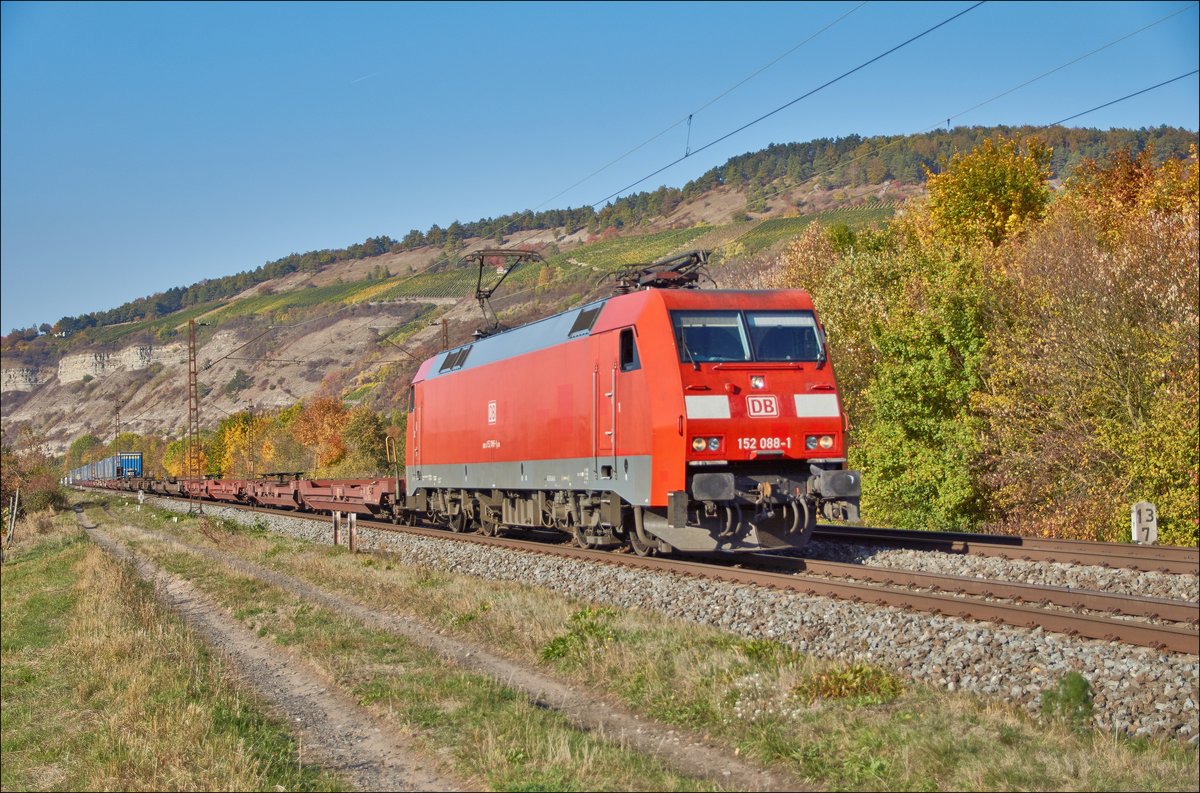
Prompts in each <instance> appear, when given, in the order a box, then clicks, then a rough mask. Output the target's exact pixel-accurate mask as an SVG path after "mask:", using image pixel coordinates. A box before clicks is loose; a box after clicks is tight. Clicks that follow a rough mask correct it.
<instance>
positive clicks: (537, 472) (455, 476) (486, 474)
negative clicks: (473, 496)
mask: <svg viewBox="0 0 1200 793" xmlns="http://www.w3.org/2000/svg"><path fill="white" fill-rule="evenodd" d="M652 460H653V458H652V457H651V456H650V455H648V454H647V455H637V456H631V457H626V456H617V457H615V458H614V457H613V456H612V455H606V456H604V457H601V458H599V459H598V460H597V461H595V462H596V463H597V467H595V468H594V467H593V460H592V458H591V457H578V458H568V459H563V460H526V461H524V462H515V463H465V464H461V465H459V464H441V465H414V466H410V467H409V469H408V471H407V473H408V476H407V478H406V480H405V482H406V484H405V487H406V490H407V493H408V495H409V496H412V495H413V494H414V493H415V492H416V491H417V490H420V489H433V490H441V489H446V488H453V489H456V490H592V491H597V490H599V491H605V492H612V493H616V494H618V495H619V496H621V498H623V499H625V501H627V502H629V503H630V504H634V505H636V506H649V505H650V474H651V467H652ZM605 468H608V469H609V470H608V471H604V469H605ZM603 473H611V476H603V475H602V474H603Z"/></svg>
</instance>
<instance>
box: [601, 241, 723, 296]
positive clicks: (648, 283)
mask: <svg viewBox="0 0 1200 793" xmlns="http://www.w3.org/2000/svg"><path fill="white" fill-rule="evenodd" d="M711 253H712V251H699V250H697V251H688V252H687V253H681V254H679V255H678V256H671V257H669V258H666V259H659V260H658V261H656V262H653V263H651V264H631V265H628V266H626V267H622V268H621V269H620V270H617V271H616V272H614V273H613V274H612V277H613V279H614V280H615V283H614V284H613V294H617V295H625V294H628V293H630V292H635V291H637V290H639V289H699V288H700V277H701V276H704V277H705V278H707V279H708V280H709V282H710V283H712V284H713V285H714V286H716V281H713V279H712V278H711V277H710V276H709V275H708V273H706V272H704V265H706V264H707V263H708V257H709V254H711Z"/></svg>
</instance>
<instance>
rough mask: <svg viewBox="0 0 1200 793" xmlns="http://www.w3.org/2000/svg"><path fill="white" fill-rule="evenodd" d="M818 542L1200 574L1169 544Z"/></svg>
mask: <svg viewBox="0 0 1200 793" xmlns="http://www.w3.org/2000/svg"><path fill="white" fill-rule="evenodd" d="M813 537H814V539H820V540H824V541H826V542H837V543H857V544H870V545H887V546H891V547H894V548H912V549H914V550H925V551H939V552H941V553H958V554H968V555H973V556H997V557H1001V558H1004V559H1019V560H1026V561H1034V562H1062V563H1065V564H1084V565H1095V566H1098V567H1124V568H1129V569H1131V570H1141V571H1145V572H1153V571H1157V572H1162V573H1176V574H1186V573H1193V574H1195V573H1197V572H1200V549H1196V548H1179V547H1175V546H1170V545H1130V544H1127V543H1114V542H1092V541H1088V540H1052V539H1045V538H1042V537H1009V536H1001V535H996V534H961V533H958V532H934V531H913V530H909V529H876V528H865V527H858V526H817V529H816V531H815V532H813Z"/></svg>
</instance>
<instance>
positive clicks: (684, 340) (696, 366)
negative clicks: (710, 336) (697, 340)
mask: <svg viewBox="0 0 1200 793" xmlns="http://www.w3.org/2000/svg"><path fill="white" fill-rule="evenodd" d="M679 343H680V344H682V345H683V351H684V352H685V353H686V354H687V357H688V360H689V361H691V362H692V369H694V370H696V371H697V372H698V371H700V364H698V363H696V358H695V356H693V355H692V349H691V348H690V347H688V343H687V337H686V336H684V335H683V334H682V333H681V334H679Z"/></svg>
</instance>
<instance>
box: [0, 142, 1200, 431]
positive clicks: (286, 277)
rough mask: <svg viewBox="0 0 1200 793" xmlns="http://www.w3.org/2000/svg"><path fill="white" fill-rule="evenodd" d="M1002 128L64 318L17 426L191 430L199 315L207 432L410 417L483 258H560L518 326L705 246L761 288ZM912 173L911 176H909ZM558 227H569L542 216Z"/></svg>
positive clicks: (24, 366)
mask: <svg viewBox="0 0 1200 793" xmlns="http://www.w3.org/2000/svg"><path fill="white" fill-rule="evenodd" d="M990 132H992V130H979V129H970V130H967V129H964V130H955V131H953V133H951V134H946V133H942V135H941V137H937V136H931V135H925V136H910V137H908V138H879V139H862V138H858V137H857V136H852V137H851V138H846V139H840V140H838V141H814V142H810V143H807V144H787V145H784V146H778V147H776V146H773V147H770V148H769V149H766V150H763V151H762V152H756V153H752V154H747V155H741V156H739V157H736V158H733V159H731V160H730V161H729V162H728V163H726V165H725V166H724V167H723V168H719V169H713V170H712V171H710V172H709V173H707V174H705V175H703V176H702V177H701V178H699V179H697V180H694V181H693V182H690V183H688V184H687V185H685V186H684V187H683V188H682V189H681V190H675V189H673V188H672V189H668V188H660V189H659V190H657V191H655V192H652V193H639V194H636V195H633V196H629V197H627V198H623V199H620V200H619V201H617V202H615V203H614V204H612V205H609V206H607V207H605V208H604V209H602V210H601V211H599V212H591V210H590V208H589V209H588V210H587V211H586V212H585V211H584V210H565V211H552V212H547V213H539V214H538V215H533V214H532V213H517V214H514V215H510V216H504V217H502V218H496V219H488V220H487V221H479V222H476V223H468V224H460V223H458V222H457V221H455V222H454V223H452V224H450V225H449V226H448V227H447V229H445V230H443V229H440V228H439V227H437V226H434V227H432V228H431V229H430V230H429V231H428V232H425V233H422V232H417V231H412V232H410V233H409V234H408V235H407V236H406V237H405V238H404V239H403V240H401V241H400V242H396V241H394V240H392V239H391V238H388V237H379V238H372V239H370V240H367V241H366V242H364V243H360V244H358V245H354V246H350V247H349V248H346V249H342V250H340V251H320V252H312V253H309V254H303V255H299V254H292V255H291V256H289V257H284V258H283V259H280V260H277V261H276V262H270V263H267V264H266V265H264V266H263V267H260V268H259V269H258V270H256V271H254V272H251V273H241V274H239V275H237V276H230V277H228V278H223V279H218V280H217V281H209V282H202V283H200V284H196V285H193V286H192V287H188V288H187V289H184V288H180V289H178V290H171V292H170V293H164V294H162V295H156V296H150V297H148V298H144V299H141V300H138V301H133V302H131V303H129V304H126V305H125V306H122V307H119V308H118V309H113V310H111V311H107V312H97V313H95V314H92V315H89V316H87V317H79V318H69V317H64V318H63V320H61V321H60V322H59V323H58V325H56V326H55V328H54V329H55V330H56V331H57V332H55V333H44V334H40V335H39V333H38V332H37V330H35V329H30V331H32V333H30V332H29V331H14V332H13V333H11V334H10V335H9V336H7V337H5V339H4V347H3V371H2V372H0V391H2V393H3V404H2V410H0V429H2V430H3V433H4V437H5V439H6V440H8V439H12V438H14V437H15V436H16V435H17V434H18V433H19V432H21V431H22V430H29V431H31V432H33V433H34V434H35V435H36V436H38V437H40V438H43V439H44V440H45V441H46V443H47V446H48V449H49V450H50V451H51V452H53V453H61V452H62V451H64V450H65V449H66V447H67V445H68V444H69V443H70V442H71V441H72V440H73V439H75V438H77V437H79V436H81V435H84V434H86V433H92V434H95V435H97V436H98V437H100V438H111V437H113V434H114V432H115V431H116V429H117V422H118V420H119V425H120V430H121V431H130V432H137V433H149V432H155V433H162V434H166V435H168V436H177V435H178V434H179V433H180V432H181V431H182V428H183V426H184V424H185V422H186V417H187V389H186V382H187V367H186V363H187V329H188V322H189V321H190V320H195V321H196V322H197V323H199V327H198V355H197V358H198V361H199V362H200V365H201V369H202V371H201V375H200V380H201V384H202V385H201V391H202V408H201V424H202V426H207V427H211V426H214V425H215V424H216V423H217V422H218V421H220V420H221V419H222V418H224V417H226V416H227V415H230V414H233V413H236V412H238V411H242V410H245V409H246V408H247V407H252V408H253V409H254V410H256V411H263V410H273V409H279V408H285V407H288V406H291V405H293V404H295V403H296V402H297V401H299V400H303V399H306V398H309V397H312V396H313V395H315V394H318V393H320V394H327V395H332V396H336V397H340V398H341V399H342V400H344V401H346V402H347V403H349V404H366V405H369V406H371V407H372V408H374V409H376V410H378V411H389V410H394V409H396V408H397V407H399V405H400V397H401V395H402V394H403V392H404V388H403V383H405V382H406V381H407V379H408V378H409V377H410V376H411V374H412V372H413V371H415V368H416V366H417V365H418V363H419V361H420V360H422V359H424V358H426V357H428V356H429V355H431V354H434V353H435V352H437V351H438V350H439V349H441V347H442V344H443V332H445V334H446V339H447V340H448V342H449V343H450V344H455V343H458V342H460V341H462V340H464V339H466V338H468V337H469V336H470V334H471V333H472V332H473V331H474V330H475V329H476V328H477V327H478V326H479V325H480V324H481V321H482V317H481V315H480V311H479V308H478V306H477V305H476V303H475V301H474V299H473V293H474V288H475V280H476V275H477V274H476V272H475V271H474V270H473V269H470V268H468V267H466V266H464V265H462V264H461V258H462V257H463V256H464V255H466V254H469V253H470V252H472V251H475V250H479V249H481V248H485V247H496V246H497V245H508V246H519V247H527V248H533V249H535V250H538V251H540V252H541V253H542V255H543V257H544V259H545V261H544V263H542V264H540V265H534V266H529V267H525V268H522V269H520V270H518V271H516V272H514V273H513V274H512V276H511V277H510V278H509V279H508V280H507V281H506V283H505V285H504V289H503V290H502V291H501V292H500V293H498V295H497V298H498V299H497V300H495V301H494V306H495V308H496V309H497V310H498V311H499V312H500V314H501V318H502V320H503V321H504V322H505V323H506V324H509V325H511V324H517V323H519V322H523V321H527V320H529V319H533V318H536V317H539V316H544V315H546V314H549V313H553V312H554V311H558V310H563V309H565V308H567V307H569V306H570V305H574V304H578V303H579V302H580V301H582V300H585V299H588V298H590V297H596V296H599V295H601V294H603V293H604V292H605V290H606V286H605V285H604V284H603V283H600V282H601V281H603V279H604V277H605V276H606V275H607V274H608V273H611V272H612V271H613V270H614V269H616V268H618V267H620V266H622V265H626V264H631V263H635V262H648V261H652V260H654V259H658V258H661V257H664V256H668V255H671V254H674V253H678V252H681V251H684V250H688V249H692V248H707V249H711V250H714V251H716V252H717V254H718V255H717V256H716V257H715V258H714V264H713V266H712V267H711V275H712V276H713V278H714V279H715V280H716V281H717V283H718V284H719V285H746V284H750V285H761V284H762V283H763V272H764V270H765V269H767V268H769V267H770V266H771V265H772V264H773V262H774V260H775V259H776V254H777V252H778V251H779V250H780V249H781V248H782V246H783V245H785V244H786V242H787V241H788V240H789V239H791V238H792V237H794V236H796V235H797V234H799V233H800V232H801V230H802V229H803V228H804V227H805V226H806V225H808V224H809V223H811V222H814V221H820V222H823V223H825V224H829V225H833V224H838V223H843V224H845V225H846V226H847V227H849V228H852V229H854V228H862V227H865V226H869V225H872V224H880V223H884V222H886V221H887V220H888V218H890V217H891V216H892V215H893V214H894V213H895V212H896V210H897V209H898V208H899V207H901V206H902V205H903V204H904V202H905V201H907V200H908V199H910V198H912V197H913V196H917V195H920V194H921V193H922V191H923V186H922V184H921V183H920V182H919V180H914V179H913V178H912V173H913V172H914V169H915V168H916V165H914V164H913V163H917V164H919V165H921V166H922V167H928V166H925V163H927V162H928V163H932V165H933V167H934V168H936V167H938V161H939V158H940V159H944V154H945V151H946V150H947V149H948V148H949V149H950V150H952V147H954V146H957V145H960V144H961V145H970V144H971V143H972V141H974V140H977V139H978V138H979V137H980V136H982V135H984V134H986V133H990ZM1049 132H1052V133H1054V135H1052V137H1054V136H1057V137H1056V139H1058V140H1060V149H1059V150H1058V152H1059V155H1058V156H1059V157H1060V159H1061V163H1058V164H1057V166H1056V167H1058V168H1060V169H1065V168H1067V167H1069V165H1070V164H1071V163H1073V162H1074V163H1077V162H1078V161H1079V160H1080V158H1081V157H1082V156H1084V154H1083V153H1084V152H1090V153H1093V154H1095V153H1101V154H1102V153H1103V151H1105V150H1107V149H1105V147H1118V148H1120V147H1131V148H1133V149H1140V148H1141V147H1143V146H1144V145H1146V143H1147V142H1149V143H1152V144H1154V145H1156V146H1158V147H1159V149H1157V150H1156V151H1159V153H1160V154H1163V153H1164V152H1165V153H1166V154H1170V153H1172V152H1174V151H1175V150H1176V149H1178V148H1179V146H1180V145H1181V143H1180V141H1181V140H1186V139H1188V138H1193V139H1194V134H1193V133H1186V132H1184V131H1181V130H1149V131H1146V130H1142V131H1137V132H1133V131H1127V130H1126V131H1113V132H1111V133H1097V132H1095V131H1085V132H1090V135H1085V134H1082V133H1081V132H1080V131H1073V130H1051V131H1049ZM1072 145H1074V148H1073V149H1072V148H1071V146H1072ZM1061 147H1066V148H1065V149H1064V148H1061ZM1097 147H1099V149H1097ZM873 163H874V164H873ZM896 172H900V173H904V174H905V175H906V176H908V177H909V180H908V181H903V180H898V179H894V178H890V177H891V176H893V174H894V173H896ZM881 175H882V177H883V178H882V180H881V181H871V179H870V177H880V176H881ZM1057 175H1058V176H1061V175H1062V170H1060V171H1059V172H1058V174H1057ZM589 213H590V214H589ZM555 221H561V222H562V225H555V226H550V227H546V228H538V226H542V225H546V224H547V223H550V222H555ZM584 221H586V223H585V222H584ZM466 232H475V234H474V235H473V236H463V235H464V234H465V233H466ZM435 243H436V244H435ZM176 306H178V308H176ZM68 328H74V330H67V329H68ZM43 329H45V330H51V328H49V327H48V326H43ZM443 329H444V330H443ZM59 334H64V335H59Z"/></svg>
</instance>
